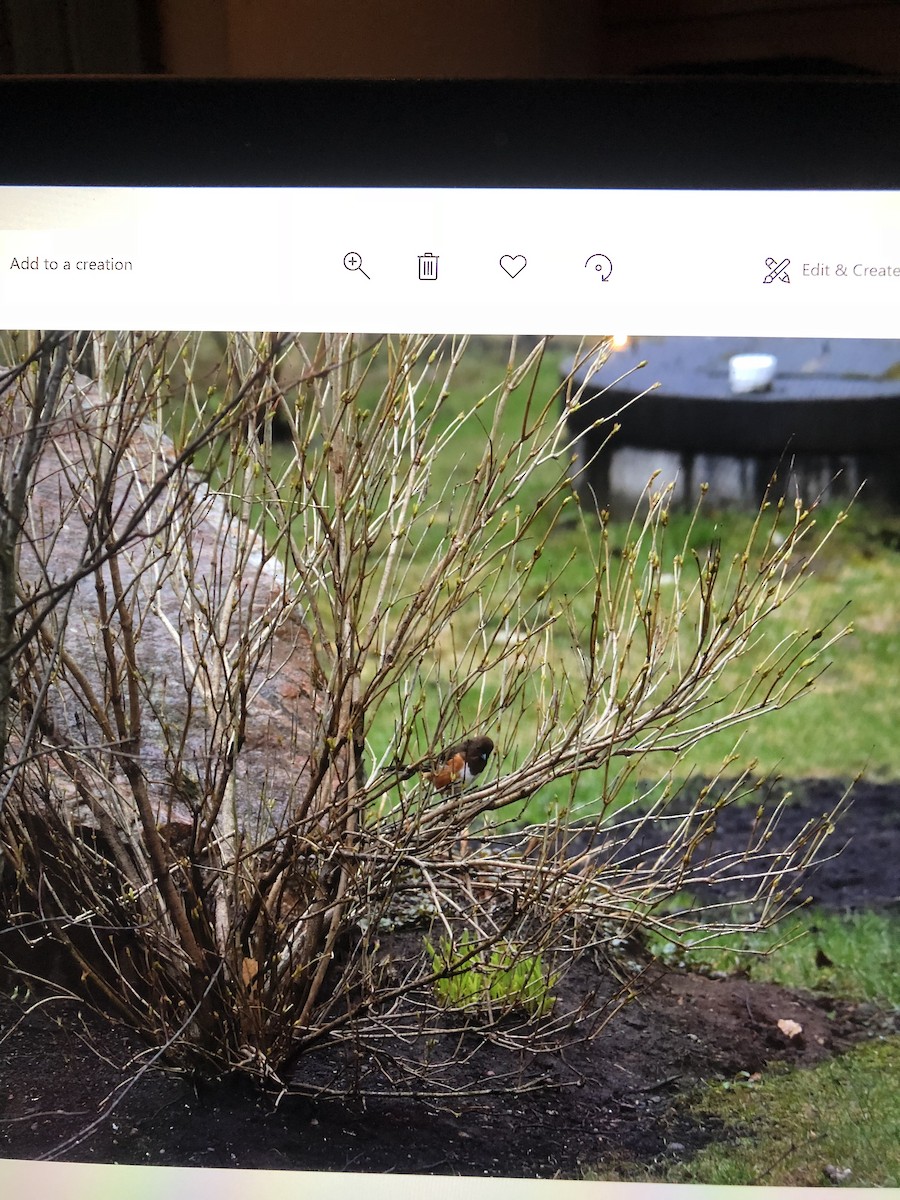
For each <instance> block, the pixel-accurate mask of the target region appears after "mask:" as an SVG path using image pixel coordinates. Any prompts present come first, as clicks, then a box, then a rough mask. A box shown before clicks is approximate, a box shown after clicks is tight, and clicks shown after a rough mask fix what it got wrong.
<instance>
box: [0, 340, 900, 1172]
mask: <svg viewBox="0 0 900 1200" xmlns="http://www.w3.org/2000/svg"><path fill="white" fill-rule="evenodd" d="M0 364H2V365H0V402H2V403H0V421H2V426H0V487H2V504H0V589H2V607H3V612H4V613H5V614H7V616H6V619H5V621H4V623H3V625H2V627H0V746H2V752H3V775H2V792H0V905H2V932H0V978H2V981H3V988H2V992H0V1014H2V1016H0V1026H2V1032H0V1038H2V1040H3V1053H2V1056H0V1085H2V1086H0V1095H2V1096H3V1098H4V1103H3V1116H2V1119H0V1152H2V1153H3V1154H4V1155H5V1156H7V1157H9V1158H21V1159H29V1158H48V1159H66V1160H86V1161H92V1162H108V1163H113V1162H115V1163H136V1164H153V1165H167V1164H178V1165H183V1166H196V1167H229V1166H235V1167H256V1168H272V1169H285V1168H292V1169H295V1170H327V1171H351V1172H360V1171H363V1172H381V1173H389V1174H393V1173H400V1174H410V1173H412V1174H420V1175H429V1174H437V1175H441V1174H445V1175H471V1176H485V1175H487V1176H495V1177H504V1178H513V1179H521V1178H543V1179H553V1178H562V1179H580V1180H590V1179H609V1178H618V1179H625V1180H635V1181H641V1180H644V1181H645V1180H647V1179H653V1178H660V1177H662V1176H663V1174H664V1175H665V1178H666V1179H668V1180H669V1181H671V1182H725V1183H755V1184H764V1183H765V1178H764V1169H765V1168H764V1164H760V1162H759V1161H758V1156H757V1157H755V1156H754V1134H753V1133H752V1130H753V1129H754V1128H757V1127H761V1126H759V1123H760V1122H765V1121H768V1122H769V1126H770V1127H771V1128H772V1129H774V1130H776V1132H777V1131H778V1130H779V1129H780V1130H782V1131H783V1137H782V1142H783V1144H782V1142H779V1143H778V1145H780V1146H782V1149H783V1152H784V1155H785V1157H786V1158H788V1159H790V1161H791V1162H792V1163H793V1164H794V1165H795V1169H796V1180H797V1182H798V1183H803V1184H819V1185H826V1184H828V1183H840V1182H847V1181H848V1180H849V1182H851V1183H863V1182H865V1183H869V1184H873V1185H878V1184H886V1183H889V1182H890V1181H891V1179H892V1178H893V1175H892V1172H893V1171H894V1167H893V1166H892V1165H891V1160H892V1159H894V1160H895V1154H896V1146H895V1145H894V1146H893V1148H892V1145H891V1143H892V1137H891V1134H890V1119H889V1114H890V1112H891V1111H892V1104H893V1103H894V1101H893V1099H892V1096H891V1086H890V1080H891V1072H892V1071H893V1072H894V1073H896V1069H897V1041H896V1038H895V1039H893V1040H891V1039H890V1038H888V1037H887V1036H886V1035H887V1034H888V1033H889V1032H890V1031H891V1029H892V1028H893V1025H892V1022H893V1021H894V1020H895V1013H896V1006H897V1004H898V993H897V982H896V981H897V953H898V938H897V916H896V862H897V857H898V852H900V831H898V827H897V822H896V815H895V814H896V805H897V788H896V784H895V783H893V782H892V781H894V780H896V779H897V778H900V762H898V758H897V754H898V752H897V745H896V737H895V736H894V731H895V729H896V725H897V720H898V716H900V714H898V712H897V688H896V686H895V681H896V674H897V655H898V653H900V643H898V639H897V634H896V624H895V621H894V619H893V616H892V613H893V611H894V602H895V597H896V592H897V586H898V578H897V577H898V573H900V566H898V561H897V549H898V546H900V523H898V518H897V516H896V503H897V490H896V489H897V483H896V480H897V472H896V462H897V447H898V439H900V420H898V413H900V407H898V399H900V342H891V341H886V340H875V339H872V340H868V341H867V340H859V339H856V340H853V339H830V340H829V339H811V338H775V339H771V338H770V339H763V338H758V337H753V338H743V339H742V338H706V337H695V338H689V337H678V338H674V337H671V338H666V337H658V336H654V337H641V336H635V335H634V334H627V335H626V334H621V333H616V334H614V333H612V332H610V331H608V330H607V331H600V332H598V333H596V334H595V335H593V336H587V337H586V336H571V337H560V336H553V337H548V338H543V337H538V336H533V335H528V336H524V335H523V336H520V337H493V336H490V337H489V336H484V335H474V334H473V335H458V336H450V335H434V336H426V335H422V334H390V335H387V334H380V333H372V334H364V333H354V334H340V333H319V332H313V333H279V332H255V333H250V332H228V333H192V332H167V333H141V332H134V331H131V332H115V331H111V330H104V331H93V332H71V331H66V332H39V331H35V330H32V331H12V330H10V331H7V332H5V333H2V334H0ZM892 906H893V908H892ZM892 1014H894V1015H892ZM817 1106H819V1107H820V1108H822V1109H823V1110H824V1109H825V1108H828V1109H829V1110H830V1111H831V1110H835V1109H840V1111H841V1112H842V1113H843V1114H844V1119H843V1121H842V1122H841V1123H840V1133H837V1132H835V1133H834V1134H833V1135H830V1136H831V1137H832V1138H833V1140H832V1141H830V1142H829V1144H828V1145H827V1147H825V1148H824V1151H823V1148H822V1147H821V1146H820V1145H817V1144H816V1137H815V1131H816V1124H817V1120H818V1118H817V1115H816V1114H817ZM867 1114H868V1115H867ZM748 1129H749V1130H751V1133H749V1134H748V1133H747V1132H746V1131H747V1130H748ZM863 1129H865V1134H866V1136H865V1139H863V1138H862V1137H861V1130H863ZM760 1136H761V1135H760ZM766 1136H767V1137H768V1136H770V1134H769V1133H767V1134H766ZM771 1136H775V1134H771ZM882 1137H884V1138H885V1140H884V1142H882V1141H880V1140H879V1139H880V1138H882ZM863 1140H864V1141H865V1143H866V1145H865V1146H864V1147H863V1146H861V1142H862V1141H863ZM725 1144H728V1145H729V1146H731V1147H732V1149H731V1150H730V1151H729V1157H728V1158H727V1161H725V1162H724V1165H723V1159H722V1153H723V1152H722V1147H723V1145H725ZM735 1147H736V1148H735ZM779 1152H781V1151H779ZM761 1172H763V1173H762V1174H761ZM848 1172H849V1173H848Z"/></svg>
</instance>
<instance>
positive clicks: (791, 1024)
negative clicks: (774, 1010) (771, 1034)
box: [778, 1017, 803, 1038]
mask: <svg viewBox="0 0 900 1200" xmlns="http://www.w3.org/2000/svg"><path fill="white" fill-rule="evenodd" d="M778 1028H779V1029H780V1030H781V1032H782V1033H783V1034H784V1036H785V1037H789V1038H795V1037H799V1036H800V1034H801V1033H802V1032H803V1026H802V1025H800V1024H798V1022H797V1021H791V1020H789V1019H788V1018H785V1017H782V1019H781V1020H780V1021H779V1022H778Z"/></svg>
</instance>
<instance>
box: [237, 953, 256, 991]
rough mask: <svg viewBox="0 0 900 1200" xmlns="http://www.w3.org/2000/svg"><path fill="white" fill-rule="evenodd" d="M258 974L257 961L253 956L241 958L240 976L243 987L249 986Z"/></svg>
mask: <svg viewBox="0 0 900 1200" xmlns="http://www.w3.org/2000/svg"><path fill="white" fill-rule="evenodd" d="M258 974H259V963H258V962H257V961H256V959H255V958H245V959H243V960H242V962H241V978H242V979H243V981H244V987H249V986H250V984H251V983H252V982H253V980H254V979H255V978H256V976H257V975H258Z"/></svg>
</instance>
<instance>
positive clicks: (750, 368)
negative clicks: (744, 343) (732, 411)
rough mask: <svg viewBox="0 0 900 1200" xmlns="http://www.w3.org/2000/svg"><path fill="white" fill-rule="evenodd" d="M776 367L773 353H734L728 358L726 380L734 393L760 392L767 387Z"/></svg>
mask: <svg viewBox="0 0 900 1200" xmlns="http://www.w3.org/2000/svg"><path fill="white" fill-rule="evenodd" d="M777 369H778V359H777V358H776V357H775V355H774V354H735V355H734V356H733V357H732V358H730V359H729V360H728V382H729V383H730V384H731V390H732V392H734V393H735V394H736V395H740V394H741V393H743V392H761V391H763V390H764V389H765V388H767V387H769V385H770V384H771V382H772V380H773V379H774V378H775V372H776V371H777Z"/></svg>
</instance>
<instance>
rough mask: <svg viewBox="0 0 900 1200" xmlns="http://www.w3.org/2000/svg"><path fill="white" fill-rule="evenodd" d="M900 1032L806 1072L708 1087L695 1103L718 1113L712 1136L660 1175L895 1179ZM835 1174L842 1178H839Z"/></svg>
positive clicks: (800, 1181) (803, 1182)
mask: <svg viewBox="0 0 900 1200" xmlns="http://www.w3.org/2000/svg"><path fill="white" fill-rule="evenodd" d="M898 1079H900V1039H897V1038H892V1039H880V1038H879V1039H875V1040H873V1041H872V1042H870V1043H868V1044H866V1045H864V1046H860V1047H858V1048H856V1049H854V1050H851V1051H850V1052H848V1053H847V1054H844V1055H842V1056H841V1057H840V1058H834V1059H831V1060H830V1061H829V1062H826V1063H824V1064H823V1065H821V1066H819V1067H816V1068H815V1069H813V1070H801V1071H786V1070H784V1069H782V1068H775V1069H773V1070H771V1071H767V1072H766V1073H765V1074H763V1075H762V1076H761V1078H759V1079H758V1080H756V1079H750V1080H748V1081H747V1082H746V1085H745V1086H741V1087H733V1086H732V1087H728V1088H724V1087H721V1086H720V1087H718V1088H712V1089H709V1090H707V1091H706V1092H705V1093H704V1094H703V1096H702V1098H701V1099H699V1100H698V1101H697V1102H696V1103H695V1105H694V1108H693V1111H694V1113H695V1115H696V1116H697V1117H698V1118H699V1119H700V1120H701V1121H702V1120H703V1118H704V1117H710V1116H712V1117H717V1118H719V1119H720V1120H724V1121H725V1123H726V1125H727V1127H728V1128H729V1130H730V1131H731V1132H732V1134H733V1135H735V1136H734V1137H733V1139H729V1140H727V1141H726V1140H724V1139H722V1138H721V1137H717V1139H716V1141H715V1142H714V1143H712V1144H711V1145H709V1146H707V1147H706V1148H705V1149H704V1150H702V1151H701V1152H700V1153H699V1154H698V1155H696V1156H695V1157H694V1158H692V1159H691V1161H690V1162H687V1163H681V1164H678V1165H676V1166H673V1167H671V1168H669V1169H668V1170H667V1171H666V1172H665V1179H666V1181H667V1182H669V1183H705V1184H725V1185H735V1184H743V1185H746V1184H750V1185H766V1186H770V1187H812V1186H819V1187H823V1186H828V1184H829V1183H830V1182H834V1178H833V1177H832V1176H829V1174H827V1173H826V1170H825V1168H826V1167H830V1168H832V1169H836V1170H837V1172H844V1171H849V1172H850V1174H849V1175H847V1176H846V1177H845V1178H844V1179H843V1182H845V1183H846V1184H847V1185H848V1186H853V1187H898V1186H900V1103H898V1100H897V1081H898ZM838 1178H840V1175H839V1176H838Z"/></svg>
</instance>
